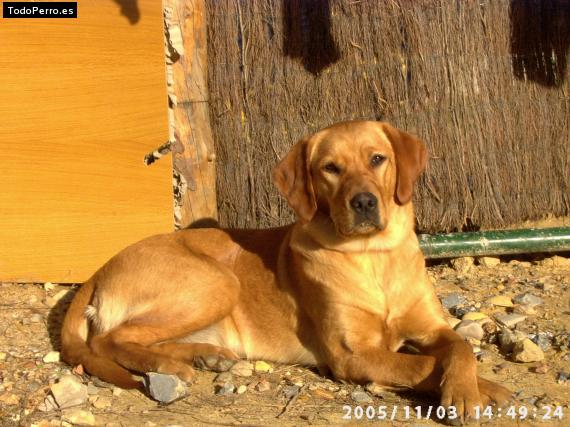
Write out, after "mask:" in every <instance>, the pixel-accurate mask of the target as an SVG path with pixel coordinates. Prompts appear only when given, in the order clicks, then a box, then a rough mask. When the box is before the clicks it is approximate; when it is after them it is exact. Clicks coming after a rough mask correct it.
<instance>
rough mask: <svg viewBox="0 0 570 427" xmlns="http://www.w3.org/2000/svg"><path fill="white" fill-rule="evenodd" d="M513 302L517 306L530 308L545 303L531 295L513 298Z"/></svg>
mask: <svg viewBox="0 0 570 427" xmlns="http://www.w3.org/2000/svg"><path fill="white" fill-rule="evenodd" d="M513 302H515V303H516V304H522V305H527V306H529V307H536V306H537V305H541V304H543V303H544V301H543V300H542V298H539V297H537V296H536V295H533V294H531V293H528V292H527V293H524V294H519V295H517V296H515V297H514V298H513Z"/></svg>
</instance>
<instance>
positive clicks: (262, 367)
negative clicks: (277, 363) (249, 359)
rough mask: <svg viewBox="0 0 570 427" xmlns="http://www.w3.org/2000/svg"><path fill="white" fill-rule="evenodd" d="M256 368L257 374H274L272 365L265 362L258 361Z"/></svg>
mask: <svg viewBox="0 0 570 427" xmlns="http://www.w3.org/2000/svg"><path fill="white" fill-rule="evenodd" d="M254 368H255V372H257V373H261V374H267V373H271V372H273V368H272V367H271V365H270V364H269V363H267V362H264V361H263V360H258V361H257V362H255V366H254Z"/></svg>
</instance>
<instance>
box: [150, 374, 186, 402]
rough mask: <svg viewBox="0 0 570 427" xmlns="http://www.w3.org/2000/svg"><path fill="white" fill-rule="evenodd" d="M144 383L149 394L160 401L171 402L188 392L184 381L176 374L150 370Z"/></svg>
mask: <svg viewBox="0 0 570 427" xmlns="http://www.w3.org/2000/svg"><path fill="white" fill-rule="evenodd" d="M144 384H145V387H146V390H147V392H148V394H149V395H150V396H151V397H152V398H153V399H155V400H156V401H158V402H160V403H171V402H174V401H175V400H178V399H180V398H182V397H184V396H186V395H187V394H188V389H187V388H186V384H185V383H184V381H182V380H181V379H180V378H178V377H177V376H175V375H166V374H159V373H155V372H150V373H148V374H147V376H146V378H145V379H144Z"/></svg>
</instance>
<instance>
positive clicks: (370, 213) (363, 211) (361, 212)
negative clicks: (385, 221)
mask: <svg viewBox="0 0 570 427" xmlns="http://www.w3.org/2000/svg"><path fill="white" fill-rule="evenodd" d="M350 207H351V208H352V211H353V212H354V225H355V226H356V227H370V226H372V227H376V228H377V227H379V226H380V213H379V212H378V199H377V198H376V196H375V195H374V194H372V193H369V192H363V193H358V194H356V195H355V196H354V197H353V198H352V199H350Z"/></svg>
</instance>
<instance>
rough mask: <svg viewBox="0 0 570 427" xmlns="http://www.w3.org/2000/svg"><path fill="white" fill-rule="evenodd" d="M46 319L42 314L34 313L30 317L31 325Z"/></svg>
mask: <svg viewBox="0 0 570 427" xmlns="http://www.w3.org/2000/svg"><path fill="white" fill-rule="evenodd" d="M43 320H44V317H43V316H42V315H41V314H40V313H34V314H32V315H31V316H30V323H41V322H42V321H43Z"/></svg>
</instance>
